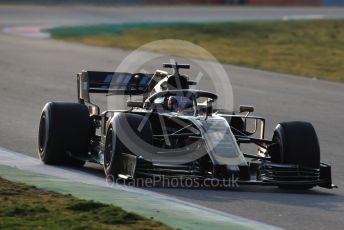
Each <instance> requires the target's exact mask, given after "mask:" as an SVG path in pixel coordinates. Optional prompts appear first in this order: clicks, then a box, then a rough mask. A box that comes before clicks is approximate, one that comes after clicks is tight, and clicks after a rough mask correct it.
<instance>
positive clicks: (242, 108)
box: [239, 105, 254, 113]
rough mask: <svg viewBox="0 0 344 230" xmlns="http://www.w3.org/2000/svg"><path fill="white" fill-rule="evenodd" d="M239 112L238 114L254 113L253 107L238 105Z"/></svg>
mask: <svg viewBox="0 0 344 230" xmlns="http://www.w3.org/2000/svg"><path fill="white" fill-rule="evenodd" d="M239 111H240V113H246V112H247V113H252V112H253V111H254V107H253V106H252V105H240V106H239Z"/></svg>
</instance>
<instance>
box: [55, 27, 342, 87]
mask: <svg viewBox="0 0 344 230" xmlns="http://www.w3.org/2000/svg"><path fill="white" fill-rule="evenodd" d="M50 32H51V34H52V37H53V38H56V39H63V40H67V41H73V42H81V43H84V44H89V45H97V46H109V47H121V48H129V49H134V48H137V47H139V46H141V45H143V44H145V43H147V42H151V41H155V40H158V39H182V40H187V41H190V42H193V43H195V44H197V45H200V46H202V47H204V48H205V49H207V50H208V51H209V52H210V53H212V54H213V55H214V56H215V57H216V58H217V59H218V60H219V61H221V62H224V63H231V64H235V65H241V66H248V67H253V68H258V69H265V70H272V71H277V72H283V73H290V74H296V75H303V76H308V77H316V78H320V79H327V80H334V81H341V82H343V81H344V20H307V21H264V22H232V23H228V22H227V23H204V24H190V23H188V24H181V23H170V24H165V23H153V24H152V23H136V24H123V25H98V26H97V25H96V26H79V27H69V28H68V27H64V28H56V29H51V30H50ZM171 54H175V53H173V52H172V53H171ZM184 55H185V54H184Z"/></svg>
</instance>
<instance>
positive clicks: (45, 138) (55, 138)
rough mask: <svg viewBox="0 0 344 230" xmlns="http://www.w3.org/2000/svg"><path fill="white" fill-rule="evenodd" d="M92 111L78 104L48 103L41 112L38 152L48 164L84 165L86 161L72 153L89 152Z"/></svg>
mask: <svg viewBox="0 0 344 230" xmlns="http://www.w3.org/2000/svg"><path fill="white" fill-rule="evenodd" d="M90 126H91V122H90V118H89V111H88V109H87V107H86V106H85V105H82V104H78V103H65V102H49V103H47V104H46V105H45V106H44V108H43V111H42V114H41V118H40V123H39V134H38V155H39V157H40V159H41V160H42V161H43V162H44V163H45V164H51V165H69V166H76V167H81V166H83V165H84V164H85V161H82V160H78V159H76V158H73V156H85V155H87V153H88V146H89V139H90Z"/></svg>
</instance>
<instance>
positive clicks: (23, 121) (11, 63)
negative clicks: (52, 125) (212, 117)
mask: <svg viewBox="0 0 344 230" xmlns="http://www.w3.org/2000/svg"><path fill="white" fill-rule="evenodd" d="M149 13H151V15H147V14H149ZM200 13H202V15H199V14H200ZM286 15H325V16H326V17H341V16H342V15H344V8H326V9H325V8H301V9H299V8H285V9H277V8H258V9H254V8H227V7H221V8H217V7H211V8H209V9H208V8H205V7H200V8H188V7H181V8H178V7H173V8H161V7H152V8H143V9H141V8H138V7H134V8H128V7H125V8H99V7H96V8H92V7H72V8H65V7H34V6H30V7H23V6H18V7H12V6H0V26H1V27H8V26H26V25H39V26H54V25H69V24H81V23H82V24H85V23H86V24H91V23H100V22H123V21H138V20H140V19H141V20H146V21H148V20H155V21H157V20H166V21H168V20H171V21H176V20H177V19H179V20H182V21H186V20H190V21H197V20H241V19H244V18H245V19H247V18H248V19H280V18H282V17H283V16H286ZM128 53H129V51H127V50H121V49H107V48H98V47H90V46H84V45H80V44H72V43H65V42H60V41H53V40H49V39H28V38H25V37H20V36H17V35H13V34H5V33H0V146H2V147H5V148H8V149H11V150H14V151H17V152H21V153H25V154H28V155H32V156H36V142H37V128H38V121H39V115H40V111H41V109H42V107H43V105H44V104H45V103H46V102H47V101H75V100H76V83H75V81H76V79H75V76H74V74H75V73H77V72H79V71H80V70H81V69H90V70H91V69H92V70H105V71H106V70H108V71H113V70H114V67H115V66H116V65H118V64H119V63H120V62H121V60H122V59H123V58H124V57H125V56H126V55H127V54H128ZM164 61H165V60H164ZM161 62H162V61H161ZM159 63H160V61H159V62H158V61H156V62H154V63H152V64H151V66H147V67H146V68H147V70H153V69H155V68H157V67H160V66H159ZM224 68H225V70H226V71H227V72H228V74H229V75H230V80H231V83H232V86H233V91H234V103H235V106H238V105H239V104H252V105H255V106H256V112H255V114H257V115H260V116H265V117H266V118H267V122H268V127H267V128H268V130H267V131H268V132H267V136H271V133H272V130H273V128H274V127H275V125H276V124H277V123H278V122H280V121H291V120H306V121H310V122H312V123H313V124H314V126H315V128H316V130H317V132H318V135H319V140H320V145H321V151H322V161H324V162H327V163H329V164H331V165H333V181H334V183H335V184H337V185H338V186H339V189H336V190H326V189H321V188H315V189H313V190H311V191H306V192H298V191H285V190H279V189H277V188H268V187H246V186H241V187H240V188H239V189H235V190H216V189H167V188H155V189H151V190H153V191H156V192H159V193H163V194H166V195H170V196H173V197H177V198H179V199H182V200H186V201H190V202H193V203H196V204H199V205H203V206H206V207H210V208H214V209H217V210H220V211H224V212H228V213H232V214H235V215H239V216H243V217H247V218H250V219H254V220H258V221H262V222H265V223H269V224H273V225H276V226H280V227H284V228H288V229H325V228H331V229H341V228H342V226H343V224H344V220H343V213H344V192H343V187H344V158H343V150H342V149H343V142H342V139H343V133H344V124H343V118H344V116H343V114H344V106H343V101H344V85H343V84H340V83H333V82H327V81H320V80H314V79H308V78H303V77H296V76H290V75H285V74H277V73H272V72H267V71H260V70H253V69H248V68H241V67H235V66H231V65H224ZM189 75H192V71H191V72H190V73H189ZM100 103H105V101H104V100H103V101H101V100H100ZM90 171H91V170H90ZM92 172H93V170H92ZM98 173H101V171H99V172H98Z"/></svg>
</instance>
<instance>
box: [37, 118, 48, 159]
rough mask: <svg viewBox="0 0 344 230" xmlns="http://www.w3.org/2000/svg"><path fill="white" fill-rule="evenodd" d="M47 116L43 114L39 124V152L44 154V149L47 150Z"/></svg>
mask: <svg viewBox="0 0 344 230" xmlns="http://www.w3.org/2000/svg"><path fill="white" fill-rule="evenodd" d="M46 128H47V127H46V116H45V114H44V113H43V114H42V117H41V120H40V122H39V133H38V147H39V152H40V153H42V152H43V150H44V148H45V143H46V133H47V130H46Z"/></svg>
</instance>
